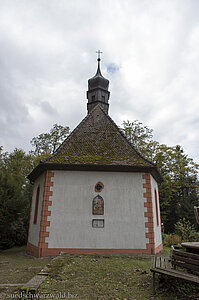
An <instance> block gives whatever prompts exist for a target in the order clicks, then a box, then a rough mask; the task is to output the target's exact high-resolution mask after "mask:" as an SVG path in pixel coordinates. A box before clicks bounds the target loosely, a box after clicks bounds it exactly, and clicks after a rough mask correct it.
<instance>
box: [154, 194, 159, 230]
mask: <svg viewBox="0 0 199 300" xmlns="http://www.w3.org/2000/svg"><path fill="white" fill-rule="evenodd" d="M155 208H156V221H157V226H159V210H158V198H157V192H156V189H155Z"/></svg>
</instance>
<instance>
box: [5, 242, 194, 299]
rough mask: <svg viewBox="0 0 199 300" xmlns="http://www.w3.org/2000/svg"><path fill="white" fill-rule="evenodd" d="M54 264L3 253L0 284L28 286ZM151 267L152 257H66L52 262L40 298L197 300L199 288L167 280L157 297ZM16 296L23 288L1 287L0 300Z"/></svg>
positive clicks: (21, 253)
mask: <svg viewBox="0 0 199 300" xmlns="http://www.w3.org/2000/svg"><path fill="white" fill-rule="evenodd" d="M168 252H169V248H166V250H165V253H166V254H168ZM50 260H51V259H50V258H48V259H46V258H45V259H37V258H34V257H32V256H29V255H27V254H26V253H25V247H19V248H13V249H9V250H6V251H2V252H1V253H0V284H1V283H6V284H9V283H25V282H27V281H29V280H30V279H31V278H32V277H33V276H34V275H36V274H37V273H38V272H39V271H40V270H41V269H42V268H43V267H44V266H45V265H46V264H48V263H49V262H50ZM150 265H151V257H150V256H138V255H137V256H136V255H103V254H99V255H98V254H90V255H89V254H88V255H70V254H64V255H63V256H58V257H57V258H56V259H54V260H53V261H51V263H50V266H49V276H48V277H47V279H46V280H45V281H44V283H43V284H42V285H41V287H40V289H39V291H38V294H43V295H44V294H45V299H52V297H54V298H56V297H57V299H58V298H59V299H72V298H73V299H74V298H75V299H81V300H100V299H101V300H102V299H103V300H106V299H107V300H108V299H109V300H130V299H131V300H138V299H142V300H148V299H156V300H164V299H165V300H166V299H168V300H178V299H181V300H182V299H183V300H188V299H190V300H195V299H197V293H198V295H199V289H198V290H197V288H195V286H193V285H190V284H186V283H185V282H183V281H176V280H173V279H172V278H170V279H169V278H167V277H165V276H164V277H162V278H161V277H159V278H160V286H159V288H158V289H157V292H156V295H155V296H154V295H153V292H152V275H151V272H150ZM14 292H16V293H18V294H19V288H17V287H7V288H5V287H0V299H8V298H11V297H10V295H11V294H12V295H13V293H14ZM60 293H61V294H60ZM47 294H49V296H48V295H47ZM50 294H51V295H50ZM5 295H7V296H5ZM4 296H5V298H4ZM8 296H9V297H8ZM63 296H65V297H63ZM61 297H62V298H61ZM198 297H199V296H198ZM43 298H44V297H41V299H43ZM18 299H19V297H18ZM198 299H199V298H198Z"/></svg>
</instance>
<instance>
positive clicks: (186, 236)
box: [175, 218, 199, 242]
mask: <svg viewBox="0 0 199 300" xmlns="http://www.w3.org/2000/svg"><path fill="white" fill-rule="evenodd" d="M175 232H176V234H178V235H179V236H181V238H182V241H183V242H198V241H199V233H197V232H196V229H195V227H194V225H192V224H191V223H190V222H189V221H187V220H186V219H185V218H183V219H181V220H179V221H178V222H177V223H176V224H175Z"/></svg>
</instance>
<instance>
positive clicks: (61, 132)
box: [30, 124, 69, 156]
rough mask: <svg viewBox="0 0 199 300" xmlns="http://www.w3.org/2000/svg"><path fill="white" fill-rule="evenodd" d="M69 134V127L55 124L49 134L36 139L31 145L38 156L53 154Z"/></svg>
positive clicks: (43, 134) (42, 134)
mask: <svg viewBox="0 0 199 300" xmlns="http://www.w3.org/2000/svg"><path fill="white" fill-rule="evenodd" d="M68 134H69V127H68V126H65V127H64V126H62V125H58V124H54V125H53V127H52V128H51V130H50V132H49V133H41V134H40V135H39V136H37V137H34V138H33V139H32V140H31V141H30V143H31V145H32V146H33V147H34V148H35V149H34V153H35V154H36V155H38V156H40V155H45V154H52V153H54V152H55V150H56V149H57V148H58V147H59V145H60V144H61V143H62V142H63V141H64V140H65V138H66V137H67V136H68Z"/></svg>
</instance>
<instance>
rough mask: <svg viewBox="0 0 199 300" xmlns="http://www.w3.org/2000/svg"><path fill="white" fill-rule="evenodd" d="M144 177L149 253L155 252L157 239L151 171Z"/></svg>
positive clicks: (147, 246)
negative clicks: (155, 237)
mask: <svg viewBox="0 0 199 300" xmlns="http://www.w3.org/2000/svg"><path fill="white" fill-rule="evenodd" d="M142 178H143V179H144V180H145V183H143V188H145V189H146V192H145V193H144V198H146V202H145V203H144V207H146V208H147V211H146V212H145V213H144V216H145V218H147V219H148V220H147V221H146V222H145V227H146V228H148V232H146V234H145V236H146V238H148V239H149V243H147V244H146V248H147V250H148V252H149V254H155V239H154V236H155V234H154V222H153V202H152V199H153V198H152V188H151V175H150V173H146V174H143V175H142Z"/></svg>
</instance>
